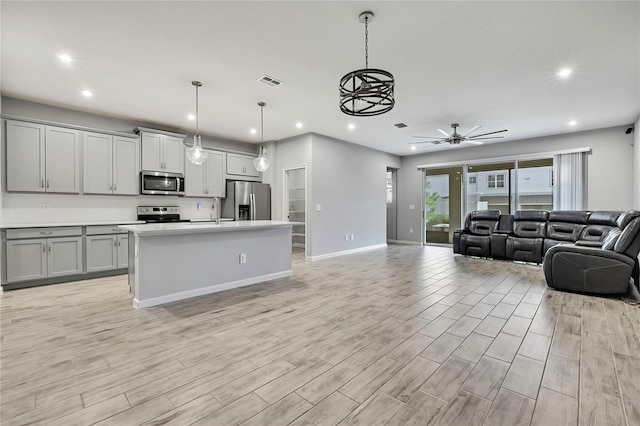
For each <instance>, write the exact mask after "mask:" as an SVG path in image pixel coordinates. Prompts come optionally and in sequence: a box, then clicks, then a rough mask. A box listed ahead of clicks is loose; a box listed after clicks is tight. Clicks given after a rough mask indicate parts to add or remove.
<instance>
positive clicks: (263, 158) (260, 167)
mask: <svg viewBox="0 0 640 426" xmlns="http://www.w3.org/2000/svg"><path fill="white" fill-rule="evenodd" d="M258 105H260V132H261V133H260V135H261V136H260V142H261V144H262V145H264V107H265V106H266V105H267V104H265V103H264V102H258ZM253 165H254V166H255V168H256V170H257V171H259V172H264V171H266V170H267V169H268V168H269V159H268V158H267V150H266V149H265V147H264V146H260V154H259V155H258V158H256V159H255V160H253Z"/></svg>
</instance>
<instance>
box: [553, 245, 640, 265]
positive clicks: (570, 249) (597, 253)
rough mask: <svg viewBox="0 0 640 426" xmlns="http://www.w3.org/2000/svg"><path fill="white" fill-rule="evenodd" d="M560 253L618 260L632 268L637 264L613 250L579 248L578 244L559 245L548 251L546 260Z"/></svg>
mask: <svg viewBox="0 0 640 426" xmlns="http://www.w3.org/2000/svg"><path fill="white" fill-rule="evenodd" d="M560 252H564V253H577V254H581V255H583V256H586V257H592V258H601V259H612V260H617V261H619V262H623V263H626V264H628V265H630V266H633V265H634V263H635V262H634V259H632V258H630V257H629V256H627V255H625V254H622V253H616V252H615V251H613V250H603V249H601V248H597V247H588V246H579V245H577V243H576V244H558V245H557V246H553V247H551V248H550V249H549V250H548V251H547V253H546V255H545V258H546V257H547V256H549V257H553V255H554V254H556V253H560Z"/></svg>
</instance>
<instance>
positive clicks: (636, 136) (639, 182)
mask: <svg viewBox="0 0 640 426" xmlns="http://www.w3.org/2000/svg"><path fill="white" fill-rule="evenodd" d="M632 134H633V208H634V209H636V210H640V116H639V117H638V119H637V120H636V123H635V124H634V130H633V133H632Z"/></svg>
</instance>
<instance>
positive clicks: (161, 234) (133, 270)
mask: <svg viewBox="0 0 640 426" xmlns="http://www.w3.org/2000/svg"><path fill="white" fill-rule="evenodd" d="M291 227H292V224H291V222H280V221H273V220H256V221H234V222H223V223H220V224H215V223H198V222H191V223H189V222H186V223H164V224H145V225H129V226H121V228H122V229H125V230H127V231H129V285H130V287H131V293H132V294H133V306H134V307H136V308H146V307H149V306H156V305H160V304H164V303H169V302H175V301H178V300H183V299H187V298H190V297H196V296H201V295H204V294H209V293H215V292H218V291H223V290H228V289H232V288H236V287H241V286H245V285H250V284H256V283H259V282H263V281H269V280H274V279H277V278H283V277H288V276H291V275H292V274H293V271H292V269H291Z"/></svg>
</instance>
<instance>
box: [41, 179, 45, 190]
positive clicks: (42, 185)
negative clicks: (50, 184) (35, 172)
mask: <svg viewBox="0 0 640 426" xmlns="http://www.w3.org/2000/svg"><path fill="white" fill-rule="evenodd" d="M40 188H44V179H42V181H41V182H40Z"/></svg>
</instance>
